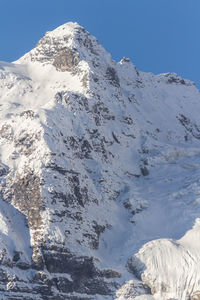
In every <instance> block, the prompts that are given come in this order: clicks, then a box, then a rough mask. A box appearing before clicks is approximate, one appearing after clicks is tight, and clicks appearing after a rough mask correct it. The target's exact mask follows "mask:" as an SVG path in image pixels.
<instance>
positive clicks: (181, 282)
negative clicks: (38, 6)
mask: <svg viewBox="0 0 200 300" xmlns="http://www.w3.org/2000/svg"><path fill="white" fill-rule="evenodd" d="M199 111H200V94H199V90H198V89H197V88H196V87H195V85H194V83H192V82H191V81H189V80H185V79H183V78H181V77H179V76H178V75H177V74H173V73H166V74H160V75H154V74H152V73H143V72H140V71H138V70H137V69H136V67H135V66H134V65H133V64H132V62H131V61H130V59H128V58H122V60H121V61H120V62H118V63H117V62H115V61H114V60H112V58H111V56H110V54H109V53H107V52H106V51H105V49H104V48H103V47H102V46H101V45H100V44H99V43H98V41H97V40H96V38H94V37H93V36H92V35H90V34H89V33H88V32H87V31H86V30H85V29H84V28H82V27H81V26H79V25H78V24H77V23H67V24H64V25H62V26H60V27H58V28H57V29H55V30H53V31H51V32H47V33H46V34H45V36H44V37H43V38H42V39H41V40H40V41H39V42H38V44H37V45H36V47H35V48H34V49H33V50H31V51H30V52H29V53H27V54H25V55H24V56H23V57H22V58H20V59H19V60H17V61H15V62H14V63H6V62H0V112H1V119H0V220H1V222H0V241H1V243H0V262H1V264H0V298H1V299H6V300H14V299H21V300H67V299H69V300H86V299H87V300H103V299H107V300H111V299H118V300H125V299H126V300H132V299H137V300H139V299H140V300H144V299H159V300H160V299H162V300H167V299H179V300H188V299H190V300H194V299H199V298H198V297H200V293H199V290H200V286H199V281H200V278H199V277H200V273H199V271H198V261H199V252H198V243H196V241H197V239H198V237H199V232H200V229H199V228H200V227H199V211H200V207H199V203H200V201H199V193H200V192H199V180H200V171H199V170H200V165H199V157H200V150H199V143H200V122H199ZM194 224H195V225H194ZM191 228H192V229H191ZM180 266H181V267H180Z"/></svg>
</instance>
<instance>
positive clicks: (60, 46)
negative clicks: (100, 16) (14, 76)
mask: <svg viewBox="0 0 200 300" xmlns="http://www.w3.org/2000/svg"><path fill="white" fill-rule="evenodd" d="M83 60H84V61H86V62H87V63H88V64H90V65H91V66H92V65H93V66H94V65H98V62H97V61H101V62H102V61H103V62H104V61H105V63H106V64H107V63H109V62H110V61H111V60H112V59H111V56H110V54H108V53H107V52H106V51H105V49H104V48H103V47H102V46H101V45H100V44H99V42H98V41H97V39H96V38H95V37H94V36H92V35H91V34H90V33H89V32H88V31H87V30H85V29H84V28H83V27H82V26H80V25H79V24H78V23H75V22H74V23H73V22H68V23H66V24H63V25H61V26H59V27H58V28H56V29H54V30H52V31H48V32H46V34H45V35H44V37H43V38H41V39H40V40H39V42H38V43H37V45H36V47H35V48H34V49H33V50H31V51H30V52H28V53H27V54H25V55H24V56H23V57H22V58H20V59H19V60H18V62H19V63H27V62H30V61H31V62H40V63H42V64H45V65H46V64H53V65H54V66H55V67H56V69H57V70H59V71H67V70H72V69H73V68H74V67H75V66H77V65H78V64H79V62H80V61H83ZM95 61H96V62H95Z"/></svg>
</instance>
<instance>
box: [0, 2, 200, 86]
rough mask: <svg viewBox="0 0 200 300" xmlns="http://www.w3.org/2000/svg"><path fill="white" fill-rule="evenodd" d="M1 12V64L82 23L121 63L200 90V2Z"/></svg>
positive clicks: (41, 5) (16, 7)
mask: <svg viewBox="0 0 200 300" xmlns="http://www.w3.org/2000/svg"><path fill="white" fill-rule="evenodd" d="M0 11H1V18H0V34H1V47H0V60H4V61H13V60H16V59H17V58H19V57H20V56H22V55H23V54H24V53H25V52H27V51H29V50H30V49H32V48H33V47H34V46H35V44H36V43H37V41H38V40H39V39H40V38H41V37H42V36H43V35H44V33H45V32H46V31H49V30H52V29H54V28H56V27H57V26H59V25H61V24H63V23H66V22H69V21H74V22H75V21H76V22H78V23H79V24H80V25H82V26H84V27H85V28H86V29H87V30H88V31H89V32H91V33H92V34H93V35H95V36H96V37H97V39H98V40H99V41H100V42H101V44H102V45H103V46H104V47H105V48H106V50H108V51H109V52H110V53H111V54H112V57H113V58H114V59H115V60H117V61H119V60H120V59H121V58H122V57H123V56H125V57H129V58H131V60H132V62H133V63H134V64H135V65H136V67H137V68H138V69H139V70H142V71H147V72H153V73H163V72H176V73H178V74H180V75H181V76H183V77H185V78H188V79H191V80H193V81H195V82H196V84H197V85H198V86H199V87H200V84H199V82H200V68H199V64H200V63H199V61H200V60H199V55H200V38H199V29H200V0H48V1H47V0H0Z"/></svg>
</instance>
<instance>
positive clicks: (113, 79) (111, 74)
mask: <svg viewBox="0 0 200 300" xmlns="http://www.w3.org/2000/svg"><path fill="white" fill-rule="evenodd" d="M106 78H107V79H108V80H109V82H110V83H111V84H112V85H114V86H116V87H119V86H120V82H119V77H118V75H117V72H116V70H115V69H114V68H112V67H108V68H107V70H106Z"/></svg>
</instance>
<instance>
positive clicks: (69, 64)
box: [53, 48, 79, 72]
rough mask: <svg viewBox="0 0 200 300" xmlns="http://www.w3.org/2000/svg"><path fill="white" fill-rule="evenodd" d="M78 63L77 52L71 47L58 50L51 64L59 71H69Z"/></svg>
mask: <svg viewBox="0 0 200 300" xmlns="http://www.w3.org/2000/svg"><path fill="white" fill-rule="evenodd" d="M78 63H79V53H77V52H75V51H73V50H72V49H70V48H68V49H63V50H59V53H58V54H57V55H56V57H55V58H54V62H53V65H54V66H55V67H56V69H57V70H59V71H63V72H64V71H70V70H72V68H74V67H75V66H77V65H78Z"/></svg>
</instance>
